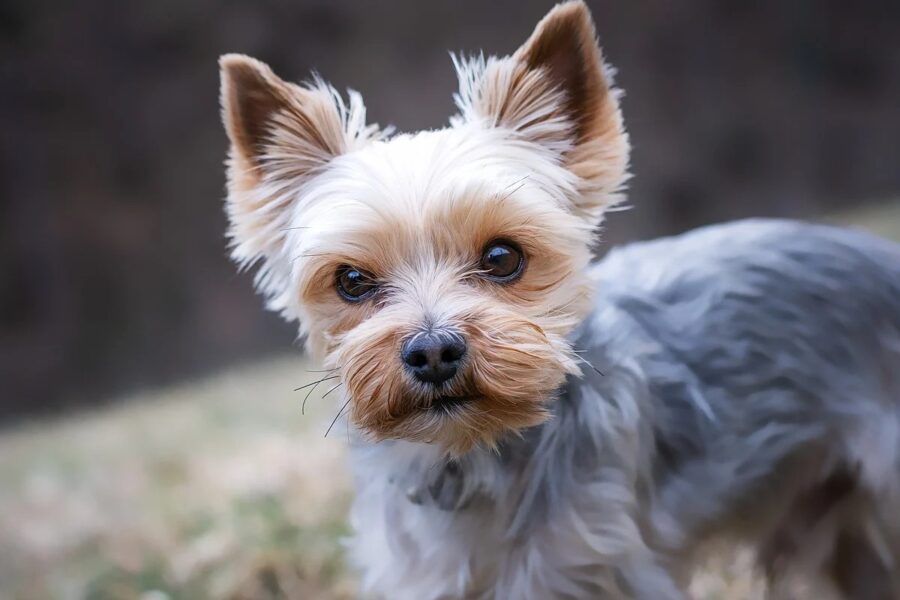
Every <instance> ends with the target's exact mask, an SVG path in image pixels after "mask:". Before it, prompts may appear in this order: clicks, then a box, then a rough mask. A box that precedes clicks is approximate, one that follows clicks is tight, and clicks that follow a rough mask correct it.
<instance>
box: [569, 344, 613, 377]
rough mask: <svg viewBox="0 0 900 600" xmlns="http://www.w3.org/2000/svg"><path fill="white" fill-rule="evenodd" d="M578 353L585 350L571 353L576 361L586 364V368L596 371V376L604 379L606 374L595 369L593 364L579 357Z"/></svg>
mask: <svg viewBox="0 0 900 600" xmlns="http://www.w3.org/2000/svg"><path fill="white" fill-rule="evenodd" d="M580 352H586V351H585V350H572V353H573V354H574V355H575V358H577V359H578V360H580V361H581V362H583V363H584V364H586V365H587V366H589V367H590V368H592V369H593V370H594V371H596V372H597V375H599V376H600V377H606V373H604V372H603V371H601V370H600V369H598V368H597V367H595V366H594V365H593V363H591V362H590V361H588V360H587V359H585V358H584V357H583V356H581V354H580Z"/></svg>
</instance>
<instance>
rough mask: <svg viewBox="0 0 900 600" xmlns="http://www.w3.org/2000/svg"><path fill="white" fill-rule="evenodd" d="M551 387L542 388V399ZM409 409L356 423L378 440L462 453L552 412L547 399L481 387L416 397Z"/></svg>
mask: <svg viewBox="0 0 900 600" xmlns="http://www.w3.org/2000/svg"><path fill="white" fill-rule="evenodd" d="M546 395H547V393H546V392H544V393H539V392H536V393H535V396H534V398H535V399H536V400H537V399H541V398H544V397H546ZM406 405H407V406H415V408H413V409H411V410H409V411H408V412H405V413H404V414H394V415H388V414H386V413H382V414H381V415H380V416H379V418H377V419H373V418H371V417H374V416H375V415H371V414H370V415H359V417H361V418H359V419H357V418H354V419H353V420H354V423H355V425H356V426H358V427H359V428H360V429H361V430H363V432H365V433H366V434H367V436H368V437H369V438H370V439H371V440H373V441H383V440H406V441H411V442H421V443H428V444H434V445H437V446H440V447H441V448H442V449H443V450H444V451H446V452H447V454H448V455H452V456H459V455H461V454H465V453H466V452H468V451H470V450H472V449H473V448H475V447H484V448H496V447H497V446H498V445H499V444H500V442H501V441H502V440H503V439H504V438H505V437H507V436H509V435H516V433H517V432H519V431H521V430H522V429H525V428H528V427H532V426H535V425H539V424H540V423H542V422H544V421H545V420H546V419H547V417H548V415H549V413H548V411H547V409H546V403H545V402H544V401H533V402H527V403H516V405H514V407H513V406H511V405H510V403H509V402H508V401H506V400H501V399H498V398H490V397H487V396H485V395H483V394H478V393H463V394H442V395H437V396H434V397H432V398H430V399H428V400H418V401H413V400H410V401H409V402H408V403H407V404H406Z"/></svg>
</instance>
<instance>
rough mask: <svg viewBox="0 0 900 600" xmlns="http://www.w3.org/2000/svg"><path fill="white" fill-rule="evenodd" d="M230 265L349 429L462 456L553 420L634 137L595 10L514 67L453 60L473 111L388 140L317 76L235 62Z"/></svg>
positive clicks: (569, 17)
mask: <svg viewBox="0 0 900 600" xmlns="http://www.w3.org/2000/svg"><path fill="white" fill-rule="evenodd" d="M221 64H222V102H223V116H224V120H225V125H226V128H227V130H228V134H229V137H230V139H231V143H232V146H231V155H230V161H229V197H228V213H229V217H230V221H231V229H230V235H231V237H232V241H233V256H234V258H235V259H236V260H237V261H238V262H239V263H240V264H241V265H249V264H251V263H254V262H257V261H258V262H260V264H261V267H260V271H259V273H258V277H257V282H258V287H259V288H260V290H261V291H262V292H263V293H264V294H265V295H266V297H267V298H268V303H269V307H270V308H272V309H274V310H278V311H280V312H281V313H282V314H283V315H284V316H285V317H287V318H288V319H291V320H298V321H299V323H300V330H301V333H302V334H304V335H305V336H306V339H307V346H308V348H309V349H310V350H311V351H312V352H313V353H314V354H316V355H318V356H319V358H320V359H321V360H323V361H324V362H325V365H326V367H327V368H329V369H334V374H335V375H337V376H338V377H339V379H337V380H335V381H339V382H340V383H342V384H343V387H342V388H341V389H342V391H343V392H344V394H345V398H346V399H347V401H349V407H350V418H351V420H352V422H353V423H354V424H355V425H356V426H358V427H359V428H360V429H362V430H363V431H365V432H367V433H368V434H369V435H370V436H371V437H373V438H375V439H385V438H401V439H408V440H419V441H431V442H435V443H439V444H441V445H442V446H443V447H445V448H446V449H447V450H448V451H451V452H462V451H465V450H466V449H468V448H470V447H471V446H472V445H474V444H485V445H491V444H494V443H496V442H497V440H498V439H499V438H500V436H501V435H502V434H503V433H504V432H507V431H510V430H518V429H521V428H523V427H527V426H531V425H534V424H537V423H539V422H540V421H541V420H542V419H544V418H545V416H546V411H545V406H546V402H547V401H548V400H549V399H551V398H552V397H553V394H554V392H555V390H556V389H557V388H558V387H559V386H560V385H561V383H562V382H563V379H564V377H565V375H566V373H570V372H575V371H576V366H577V364H576V360H577V359H576V356H575V355H574V352H573V349H572V348H571V346H570V344H569V342H568V341H567V339H566V337H567V335H568V334H569V333H570V332H571V330H572V329H573V327H574V326H575V325H576V324H577V323H578V321H579V320H580V319H581V318H582V317H583V316H584V314H585V312H586V311H587V310H588V308H589V306H590V298H589V292H590V285H589V282H588V281H587V279H586V267H587V265H588V262H589V260H590V258H591V250H590V249H591V246H592V242H593V240H594V234H595V231H596V229H597V226H598V225H599V222H600V218H601V215H602V213H603V211H604V210H605V209H606V208H608V207H609V206H610V205H611V204H613V203H614V202H616V201H617V200H618V196H617V193H618V192H619V190H620V188H621V186H622V185H623V182H624V180H625V178H626V171H627V155H628V144H627V138H626V135H625V133H624V130H623V127H622V122H621V116H620V113H619V108H618V101H617V94H616V93H615V91H613V90H611V88H610V85H609V82H608V80H607V78H606V74H605V72H604V68H603V64H602V61H601V58H600V52H599V49H598V47H597V44H596V40H595V34H594V28H593V24H592V22H591V20H590V16H589V14H588V12H587V9H586V8H585V7H584V5H583V4H581V3H580V2H572V3H567V4H564V5H561V6H558V7H557V8H555V9H554V10H553V11H551V13H550V14H549V15H548V16H547V17H546V18H545V19H544V20H543V21H541V23H540V24H539V25H538V27H537V30H536V31H535V33H534V34H533V35H532V37H531V38H530V39H529V40H528V41H527V42H526V43H525V45H524V46H522V48H520V49H519V50H518V51H517V52H516V53H515V54H514V55H513V56H511V57H506V58H502V59H496V58H489V59H487V60H483V59H480V58H479V59H474V60H471V61H468V62H458V63H457V71H458V73H459V77H460V92H459V94H458V95H457V98H456V100H457V105H458V106H459V108H460V114H459V115H457V116H455V117H453V118H452V119H451V125H450V126H449V127H448V128H446V129H442V130H439V131H427V132H420V133H417V134H414V135H399V136H394V137H391V136H390V135H389V133H385V132H379V131H378V129H377V127H374V126H367V125H366V124H365V121H364V119H365V114H364V108H363V105H362V102H361V100H360V98H359V97H358V96H357V95H355V94H351V95H350V101H349V104H345V103H344V102H343V101H342V100H341V98H340V96H339V95H338V94H336V93H335V92H334V91H333V90H332V89H331V88H330V87H328V86H327V85H326V84H324V83H322V82H318V81H317V82H314V83H313V84H311V85H308V86H306V87H300V86H295V85H292V84H288V83H285V82H283V81H282V80H280V79H278V78H277V77H276V76H275V75H274V74H272V72H271V71H270V70H269V69H268V68H267V67H266V66H265V65H263V64H262V63H259V62H258V61H255V60H253V59H250V58H247V57H242V56H234V55H231V56H226V57H224V58H223V59H222V61H221Z"/></svg>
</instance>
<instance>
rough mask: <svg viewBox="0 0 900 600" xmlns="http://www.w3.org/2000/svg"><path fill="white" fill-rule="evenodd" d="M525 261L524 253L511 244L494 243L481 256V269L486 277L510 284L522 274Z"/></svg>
mask: <svg viewBox="0 0 900 600" xmlns="http://www.w3.org/2000/svg"><path fill="white" fill-rule="evenodd" d="M524 267H525V259H524V257H523V256H522V251H521V250H519V248H518V247H517V246H515V245H513V244H512V243H510V242H504V241H494V242H491V243H490V244H488V245H487V247H486V248H485V249H484V253H483V254H482V255H481V268H482V270H483V272H484V275H485V277H487V278H489V279H493V280H494V281H499V282H501V283H508V282H510V281H513V280H514V279H516V278H517V277H518V276H519V275H521V274H522V269H523V268H524Z"/></svg>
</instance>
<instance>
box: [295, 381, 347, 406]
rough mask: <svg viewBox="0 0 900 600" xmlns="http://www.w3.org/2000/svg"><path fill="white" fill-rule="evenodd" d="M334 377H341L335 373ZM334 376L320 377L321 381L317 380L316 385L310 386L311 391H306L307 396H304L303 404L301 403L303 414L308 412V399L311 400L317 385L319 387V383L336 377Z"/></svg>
mask: <svg viewBox="0 0 900 600" xmlns="http://www.w3.org/2000/svg"><path fill="white" fill-rule="evenodd" d="M334 377H339V376H338V375H335V376H334ZM334 377H324V378H322V379H320V380H319V381H317V382H316V384H315V385H314V386H312V387H311V388H309V391H308V392H306V396H305V397H304V398H303V404H301V405H300V414H301V415H305V414H306V401H307V400H309V397H310V396H311V395H312V393H313V392H314V391H315V390H316V388H317V387H319V384H320V383H322V382H323V381H325V380H327V379H334ZM322 397H323V398H324V397H325V396H322Z"/></svg>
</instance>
